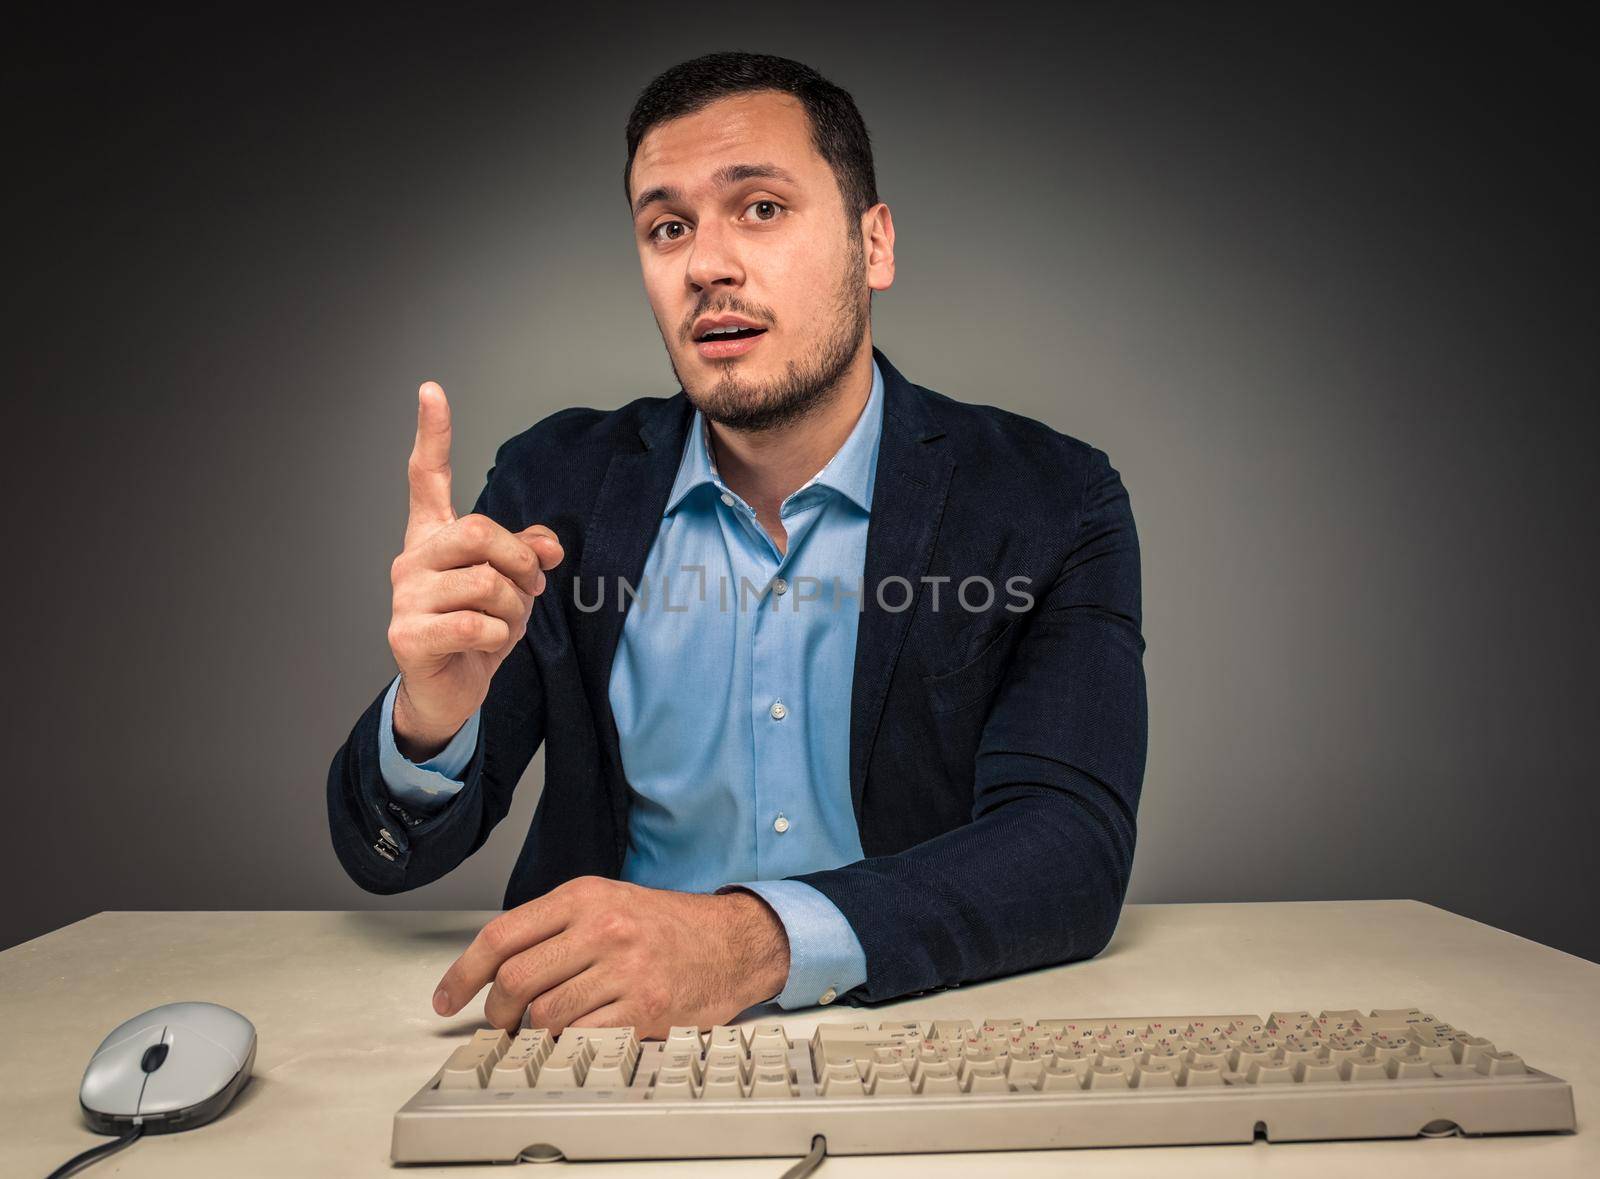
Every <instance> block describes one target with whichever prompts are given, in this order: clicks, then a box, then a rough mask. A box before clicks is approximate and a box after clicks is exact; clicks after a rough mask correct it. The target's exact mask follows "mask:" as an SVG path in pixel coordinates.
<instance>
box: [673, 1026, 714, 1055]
mask: <svg viewBox="0 0 1600 1179" xmlns="http://www.w3.org/2000/svg"><path fill="white" fill-rule="evenodd" d="M703 1047H704V1045H703V1044H702V1043H701V1042H700V1029H699V1028H668V1029H667V1042H666V1046H665V1047H664V1048H663V1051H665V1052H692V1053H694V1054H695V1055H696V1056H699V1055H700V1051H701V1049H702V1048H703Z"/></svg>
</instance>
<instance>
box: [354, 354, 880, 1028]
mask: <svg viewBox="0 0 1600 1179" xmlns="http://www.w3.org/2000/svg"><path fill="white" fill-rule="evenodd" d="M882 426H883V374H882V373H880V372H879V371H878V366H877V363H876V362H874V363H873V366H872V391H871V393H870V395H869V397H868V400H867V404H866V408H865V409H864V410H863V411H862V414H861V416H860V418H859V419H858V420H857V422H856V424H855V426H854V428H853V429H852V430H851V432H850V435H849V437H848V438H846V439H845V442H844V444H843V445H842V446H841V447H840V448H839V450H838V451H837V452H836V453H835V454H834V456H833V458H832V459H830V460H829V461H828V463H827V464H826V465H825V466H824V467H823V468H822V470H821V471H819V472H817V474H816V475H814V476H813V477H812V478H811V479H810V480H808V481H807V482H806V483H805V484H804V485H803V486H801V487H800V488H798V489H797V490H795V491H794V492H793V493H792V494H791V495H789V496H788V498H786V499H785V500H784V501H783V503H782V504H781V505H780V507H779V511H778V515H779V519H780V520H781V521H782V524H783V530H784V532H785V534H786V536H787V542H786V551H785V552H782V553H780V552H779V551H778V547H777V545H776V543H775V542H774V541H773V540H772V538H771V537H770V536H768V535H767V533H766V531H765V530H764V529H763V528H762V527H761V525H760V524H759V523H757V521H756V514H755V510H754V509H753V508H751V507H750V506H749V505H748V504H747V503H745V501H744V500H743V499H742V498H740V497H739V496H738V495H737V494H736V493H735V492H734V491H732V490H731V489H730V488H729V487H728V486H727V485H726V484H725V483H724V482H723V480H722V478H721V477H720V476H719V475H718V473H717V469H716V465H715V463H714V462H713V461H712V459H711V454H710V451H709V448H708V446H707V444H706V433H705V422H704V419H703V417H702V415H701V414H700V413H699V412H698V411H696V412H695V415H694V421H693V423H692V425H691V428H690V430H689V434H688V437H687V438H686V439H685V444H684V450H683V456H682V458H681V460H680V461H679V465H678V473H677V477H676V479H675V480H674V482H673V485H672V491H671V493H670V494H669V495H668V497H667V504H666V508H665V510H664V511H663V513H662V517H661V524H660V529H659V531H658V532H657V534H656V538H655V541H654V542H653V543H652V545H651V547H650V551H649V553H648V554H647V556H646V558H645V567H644V573H643V575H642V577H641V579H640V581H639V584H638V586H636V587H633V588H632V589H631V591H630V592H631V593H632V595H633V596H632V602H631V605H630V606H629V609H628V615H627V618H626V620H625V621H624V624H623V630H622V635H621V638H620V640H619V643H618V647H617V653H616V658H615V661H614V662H613V664H612V669H611V678H610V681H609V683H608V692H609V699H610V703H611V709H612V713H613V715H614V717H615V719H616V724H617V733H618V737H619V740H620V743H621V753H622V764H623V767H624V771H625V773H626V776H627V780H628V784H629V786H630V788H631V791H632V806H631V810H630V814H629V821H628V826H629V842H628V849H627V852H626V855H625V856H624V860H623V866H622V873H621V875H622V879H624V880H628V881H632V882H634V883H636V884H641V885H646V886H649V887H653V888H671V889H678V890H681V891H686V892H712V891H726V890H727V889H730V888H743V889H748V890H749V891H752V892H755V893H757V894H758V895H759V896H761V897H762V898H763V899H764V900H765V901H766V902H767V903H768V904H769V905H771V906H772V908H773V910H774V911H775V912H776V913H777V915H778V918H779V920H781V921H782V922H783V926H784V930H785V932H786V934H787V935H788V939H789V976H788V981H787V982H786V984H785V986H784V989H783V991H782V992H781V993H780V994H779V995H778V996H777V1002H778V1004H779V1006H781V1007H784V1008H786V1009H792V1008H795V1007H804V1006H809V1005H811V1004H814V1003H819V1002H823V1003H825V1002H829V1001H831V1000H832V999H833V997H834V996H835V995H838V994H843V993H844V992H845V991H847V990H849V989H850V988H851V987H854V986H857V985H859V984H860V983H862V982H864V981H865V980H866V977H867V971H866V956H865V954H864V953H863V952H862V949H861V944H860V942H859V941H858V940H857V938H856V935H855V932H854V930H852V929H851V927H850V924H849V922H848V921H847V920H846V919H845V917H844V915H843V914H842V913H840V912H839V910H838V908H837V907H835V906H834V904H833V903H832V902H831V901H829V900H828V899H827V898H826V897H825V896H823V895H822V894H821V893H820V892H818V891H817V890H816V889H814V888H812V887H811V886H810V885H807V884H803V883H801V882H800V881H797V880H784V879H781V877H784V876H794V875H799V874H801V873H805V872H812V871H819V870H822V869H827V868H836V867H839V866H840V865H842V864H848V863H852V862H854V861H856V860H859V859H861V858H862V850H861V840H860V835H859V832H858V830H857V827H856V821H855V812H854V807H853V805H852V802H851V797H850V764H849V763H850V684H851V683H852V680H853V678H854V672H855V649H856V630H857V625H858V623H859V620H860V609H861V591H862V570H863V566H864V562H865V558H866V544H867V525H868V523H869V521H870V518H871V508H872V486H873V477H874V473H875V471H876V469H877V457H878V441H879V437H880V435H881V433H882ZM602 592H603V593H604V594H606V595H607V597H606V598H605V599H603V607H602V608H604V609H608V610H610V609H616V608H617V598H616V597H615V595H617V594H618V593H619V592H621V591H620V590H619V587H618V586H617V585H615V584H612V585H606V586H605V587H603V591H602ZM593 606H594V603H593V602H587V601H586V602H583V603H582V604H581V607H580V608H582V607H590V608H592V607H593ZM398 686H399V677H398V676H397V677H396V678H395V680H394V682H393V683H391V684H390V685H389V692H388V694H387V696H386V697H385V699H384V702H383V711H382V718H381V722H380V732H379V758H380V765H381V768H382V772H383V776H384V780H385V783H386V784H387V786H388V788H389V791H390V793H391V794H393V795H394V797H395V798H396V799H398V800H399V801H401V802H402V803H404V804H405V805H407V806H409V807H412V808H413V809H416V810H420V811H422V812H423V813H428V812H431V811H437V810H438V809H439V808H440V807H441V806H442V805H445V804H447V803H448V801H449V799H450V797H452V796H453V795H454V794H455V793H456V792H457V791H459V790H460V789H461V788H462V785H463V784H462V782H461V781H460V780H459V779H457V777H456V775H458V774H460V773H461V771H462V770H463V769H464V768H465V767H466V765H467V763H468V762H469V761H470V760H471V758H472V754H473V752H474V751H475V750H476V748H477V741H478V726H479V714H477V713H474V714H473V716H472V717H471V718H470V719H469V720H468V721H467V723H466V724H465V725H463V726H462V728H461V730H460V731H459V732H458V733H457V734H456V736H455V737H454V738H453V739H452V740H451V742H450V743H449V745H447V746H446V747H445V749H444V750H442V751H441V752H440V753H439V754H438V755H437V756H435V757H434V758H432V759H430V760H429V761H427V762H424V763H422V764H421V765H416V764H413V763H412V762H410V761H408V760H407V759H406V758H405V757H404V756H403V755H401V753H400V752H399V750H398V749H397V748H396V747H395V743H394V730H393V709H394V694H395V691H396V689H397V688H398ZM730 881H732V882H737V883H729V882H730Z"/></svg>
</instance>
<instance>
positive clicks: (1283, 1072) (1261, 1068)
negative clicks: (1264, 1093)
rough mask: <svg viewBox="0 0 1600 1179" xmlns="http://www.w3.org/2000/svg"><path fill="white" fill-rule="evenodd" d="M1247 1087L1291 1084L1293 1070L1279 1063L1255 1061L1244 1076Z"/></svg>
mask: <svg viewBox="0 0 1600 1179" xmlns="http://www.w3.org/2000/svg"><path fill="white" fill-rule="evenodd" d="M1244 1079H1245V1083H1246V1084H1248V1085H1278V1084H1292V1083H1293V1082H1294V1070H1293V1069H1292V1068H1290V1067H1289V1066H1288V1065H1287V1064H1284V1063H1282V1062H1281V1061H1261V1060H1258V1061H1255V1062H1254V1063H1253V1064H1251V1065H1250V1067H1249V1069H1248V1070H1246V1072H1245V1074H1244Z"/></svg>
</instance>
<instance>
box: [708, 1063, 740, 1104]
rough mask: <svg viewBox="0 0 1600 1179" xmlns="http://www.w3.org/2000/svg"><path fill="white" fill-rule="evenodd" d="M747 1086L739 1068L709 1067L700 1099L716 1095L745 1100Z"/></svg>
mask: <svg viewBox="0 0 1600 1179" xmlns="http://www.w3.org/2000/svg"><path fill="white" fill-rule="evenodd" d="M744 1095H745V1087H744V1083H743V1081H742V1079H741V1078H740V1076H739V1072H738V1070H737V1069H731V1070H730V1069H715V1070H713V1069H707V1070H706V1079H705V1082H704V1083H703V1084H702V1085H701V1087H700V1100H701V1101H708V1100H710V1099H712V1098H716V1097H726V1098H730V1099H738V1100H743V1098H744Z"/></svg>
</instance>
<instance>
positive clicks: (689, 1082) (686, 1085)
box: [647, 1068, 699, 1101]
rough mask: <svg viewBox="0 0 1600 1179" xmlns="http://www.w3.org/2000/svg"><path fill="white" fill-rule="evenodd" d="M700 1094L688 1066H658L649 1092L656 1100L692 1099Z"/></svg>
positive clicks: (649, 1095)
mask: <svg viewBox="0 0 1600 1179" xmlns="http://www.w3.org/2000/svg"><path fill="white" fill-rule="evenodd" d="M698 1095H699V1094H698V1093H697V1092H696V1090H695V1084H694V1078H693V1077H692V1076H691V1075H690V1074H689V1070H688V1069H687V1068H658V1069H657V1070H656V1075H655V1081H654V1083H652V1084H651V1086H650V1092H649V1093H648V1094H647V1096H648V1097H650V1098H652V1099H654V1100H656V1101H691V1100H693V1099H694V1098H695V1097H697V1096H698Z"/></svg>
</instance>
